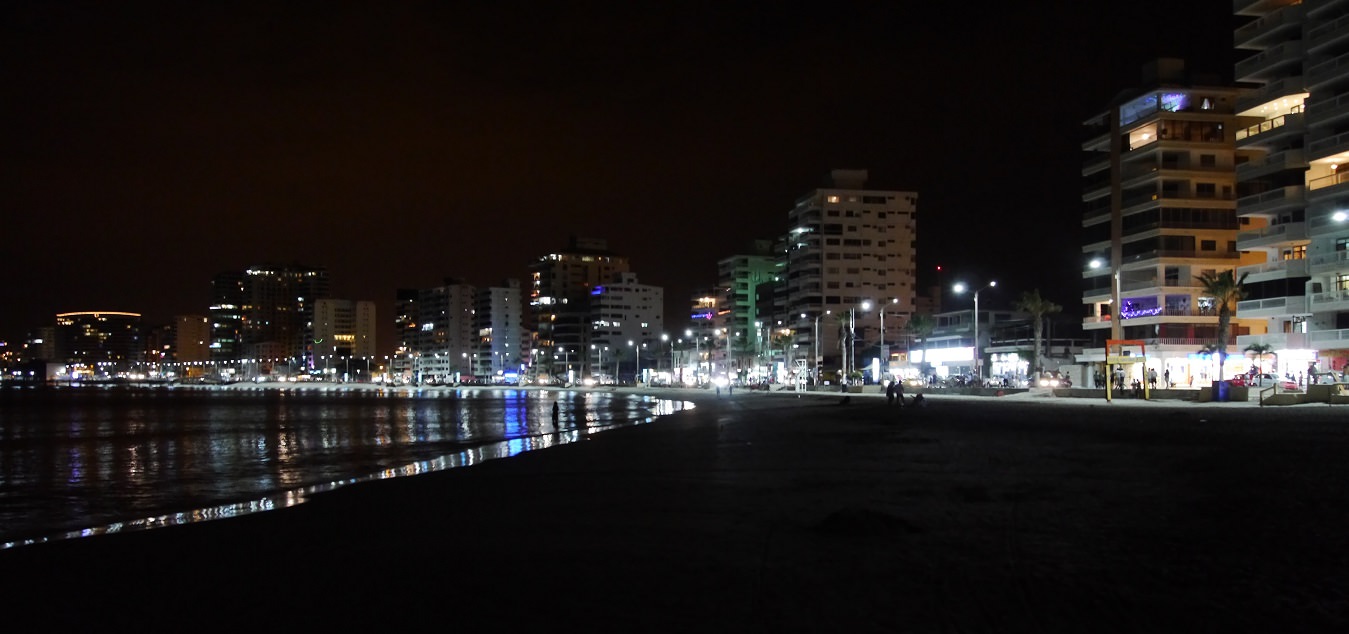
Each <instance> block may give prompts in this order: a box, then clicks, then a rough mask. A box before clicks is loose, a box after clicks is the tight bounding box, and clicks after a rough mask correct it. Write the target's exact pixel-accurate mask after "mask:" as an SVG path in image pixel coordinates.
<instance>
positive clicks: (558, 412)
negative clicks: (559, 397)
mask: <svg viewBox="0 0 1349 634" xmlns="http://www.w3.org/2000/svg"><path fill="white" fill-rule="evenodd" d="M561 416H562V410H561V408H559V407H558V406H557V401H553V427H557V421H558V419H559V418H560V417H561Z"/></svg>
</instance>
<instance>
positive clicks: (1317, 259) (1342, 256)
mask: <svg viewBox="0 0 1349 634" xmlns="http://www.w3.org/2000/svg"><path fill="white" fill-rule="evenodd" d="M1343 262H1349V251H1336V252H1334V253H1323V254H1321V255H1313V256H1312V257H1311V263H1312V266H1326V265H1338V264H1340V263H1343Z"/></svg>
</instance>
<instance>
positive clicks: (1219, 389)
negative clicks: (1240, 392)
mask: <svg viewBox="0 0 1349 634" xmlns="http://www.w3.org/2000/svg"><path fill="white" fill-rule="evenodd" d="M1231 388H1232V382H1231V381H1214V382H1213V400H1214V401H1215V402H1218V403H1226V402H1228V401H1230V400H1232V397H1231Z"/></svg>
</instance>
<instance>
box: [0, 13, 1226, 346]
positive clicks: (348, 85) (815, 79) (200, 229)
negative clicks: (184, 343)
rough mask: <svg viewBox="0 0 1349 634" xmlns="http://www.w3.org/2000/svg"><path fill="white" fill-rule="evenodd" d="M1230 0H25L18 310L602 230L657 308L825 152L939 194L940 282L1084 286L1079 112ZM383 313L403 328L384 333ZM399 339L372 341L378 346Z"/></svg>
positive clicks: (12, 209) (805, 180) (8, 129)
mask: <svg viewBox="0 0 1349 634" xmlns="http://www.w3.org/2000/svg"><path fill="white" fill-rule="evenodd" d="M1230 11H1231V2H1230V1H1228V0H1185V1H1183V2H1179V1H1174V0H1171V1H1160V0H1158V1H1132V2H1109V3H1106V2H1080V1H1061V2H1041V3H994V6H993V7H992V8H986V9H979V10H978V11H976V10H975V9H974V5H973V4H972V3H907V2H856V3H854V2H838V1H830V2H818V3H814V2H795V3H732V2H709V3H702V2H670V3H640V2H639V3H631V2H629V3H602V2H565V3H544V2H538V3H528V2H490V3H468V2H463V3H460V2H329V1H323V2H303V1H294V0H290V1H286V2H265V3H264V2H181V1H174V2H137V1H134V0H130V1H126V2H102V1H100V2H60V1H52V0H40V1H36V2H13V1H11V2H8V3H5V4H4V6H3V8H0V29H3V30H2V31H0V47H2V50H3V51H4V61H3V63H2V64H0V80H3V86H4V94H5V97H4V98H3V99H0V115H3V119H2V120H3V136H0V152H3V167H4V169H3V170H0V193H2V194H3V197H0V205H3V211H0V249H3V251H2V252H0V255H3V261H4V263H5V265H6V267H5V270H6V272H7V275H6V278H7V279H6V281H5V283H4V284H3V286H0V288H2V289H3V290H0V339H4V338H9V339H11V340H18V339H21V338H22V337H23V336H24V335H25V333H26V332H27V331H28V330H29V329H31V328H34V327H36V326H40V325H45V324H50V323H51V322H52V321H53V315H54V314H55V313H57V312H63V311H74V310H95V309H98V310H123V311H134V312H141V313H143V314H144V315H145V318H146V320H147V322H150V323H155V322H160V321H167V320H168V319H169V318H170V317H171V316H172V315H175V314H184V313H202V312H204V311H205V309H206V306H207V305H208V303H209V299H210V298H209V281H210V278H211V276H212V274H214V273H217V272H220V271H225V270H232V269H241V268H243V267H245V266H248V265H251V264H255V263H262V262H294V261H298V262H301V263H305V264H311V265H318V266H326V267H328V269H329V271H330V273H331V276H332V279H333V283H334V291H335V294H336V296H338V297H346V298H352V299H371V300H376V301H378V302H379V305H380V310H381V311H382V312H383V314H382V315H381V317H380V319H381V320H382V321H384V320H387V318H388V314H389V313H388V310H387V309H388V307H389V306H390V305H391V304H392V298H393V294H394V290H395V289H396V288H399V287H422V286H431V285H435V284H437V283H439V282H440V280H441V279H442V278H445V277H461V278H464V279H466V280H468V281H469V282H472V283H476V284H483V285H486V284H494V283H496V282H499V281H500V280H502V279H504V278H506V277H521V278H522V282H523V283H527V281H526V280H525V279H524V275H525V268H526V266H527V265H528V263H529V262H530V261H531V260H533V259H534V258H536V257H537V256H539V255H542V254H544V253H547V252H549V251H551V250H556V249H558V248H560V247H562V246H563V245H564V244H565V243H566V240H567V236H569V235H573V234H575V235H582V236H593V237H601V238H605V239H607V240H608V241H609V244H610V246H611V248H612V249H614V250H615V251H618V252H620V253H623V254H626V255H628V256H629V257H630V259H631V263H632V268H633V270H635V271H636V272H637V273H638V275H639V277H640V279H641V280H642V281H643V282H646V283H650V284H656V285H661V286H664V287H665V288H666V293H667V296H669V298H670V301H668V302H667V305H669V307H670V310H672V311H674V310H676V309H677V310H678V312H677V313H672V314H669V315H667V320H669V321H671V322H673V323H675V324H676V325H677V324H678V323H682V318H683V314H684V313H686V312H687V304H688V302H687V297H688V296H689V293H690V292H691V291H692V290H693V289H695V288H697V287H701V286H705V285H708V284H710V283H712V282H713V281H714V280H715V272H716V266H715V263H716V260H717V259H718V258H720V257H723V256H726V255H729V254H731V253H734V252H738V251H742V250H744V249H745V248H746V247H747V246H748V244H749V242H750V241H751V240H752V239H754V238H758V237H767V236H771V235H776V234H778V233H780V232H782V231H784V230H785V229H786V226H785V223H786V216H787V212H788V210H790V209H791V207H792V205H793V204H794V202H795V200H796V198H797V197H798V196H800V195H802V194H804V193H806V192H807V191H809V190H811V189H813V188H815V187H817V186H820V185H822V184H823V182H822V179H823V177H824V176H825V175H826V174H827V173H828V172H829V170H830V169H833V168H864V169H869V170H870V171H871V177H872V178H871V181H872V186H874V187H876V188H879V189H899V190H905V191H916V192H918V195H919V214H920V215H919V264H920V268H921V270H922V277H921V278H920V283H922V284H924V285H926V284H931V283H933V282H934V281H935V279H934V278H933V277H932V275H931V271H933V270H934V269H935V267H936V265H938V264H940V265H942V266H943V267H944V269H945V270H947V271H950V273H947V274H946V277H945V278H944V279H943V280H942V281H943V282H950V281H952V280H954V279H955V278H956V277H961V276H964V277H968V278H970V279H981V278H989V277H997V278H998V279H999V280H1000V282H1001V284H1002V286H1003V287H1004V288H1006V289H1007V294H1008V296H1009V297H1012V296H1015V294H1017V293H1019V292H1020V291H1022V290H1029V289H1031V288H1040V289H1041V290H1042V292H1043V293H1044V294H1045V295H1046V296H1048V297H1050V298H1051V299H1054V300H1055V301H1058V302H1059V303H1061V304H1063V305H1064V307H1065V309H1066V311H1070V312H1074V313H1076V312H1078V311H1080V301H1078V300H1080V290H1079V289H1078V287H1077V283H1078V280H1079V279H1080V276H1079V273H1080V259H1081V255H1080V243H1079V240H1078V234H1079V228H1080V222H1079V220H1080V206H1079V201H1080V189H1081V180H1080V179H1081V175H1080V174H1081V157H1080V154H1079V151H1080V145H1081V142H1082V140H1083V130H1082V126H1081V123H1082V121H1084V120H1085V119H1086V118H1088V117H1089V116H1091V115H1093V114H1095V113H1096V112H1098V111H1100V110H1103V109H1104V108H1105V105H1106V104H1107V103H1108V102H1109V100H1110V99H1112V98H1113V97H1114V96H1115V94H1116V93H1118V92H1119V91H1120V90H1122V89H1125V88H1129V87H1132V86H1134V85H1135V84H1136V83H1137V81H1138V78H1139V72H1140V68H1141V67H1142V65H1143V64H1144V63H1145V62H1147V61H1148V60H1150V59H1153V58H1155V57H1158V56H1173V57H1183V58H1186V59H1188V60H1189V65H1190V67H1191V68H1193V69H1196V70H1207V71H1212V72H1214V73H1217V74H1219V75H1220V76H1222V77H1223V78H1230V75H1231V65H1232V63H1233V59H1234V58H1235V55H1234V52H1233V51H1232V50H1231V34H1232V28H1233V24H1234V21H1233V18H1232V16H1231V14H1230ZM382 334H383V333H382ZM387 343H388V342H387V341H384V342H382V343H381V346H380V347H381V348H385V347H386V344H387Z"/></svg>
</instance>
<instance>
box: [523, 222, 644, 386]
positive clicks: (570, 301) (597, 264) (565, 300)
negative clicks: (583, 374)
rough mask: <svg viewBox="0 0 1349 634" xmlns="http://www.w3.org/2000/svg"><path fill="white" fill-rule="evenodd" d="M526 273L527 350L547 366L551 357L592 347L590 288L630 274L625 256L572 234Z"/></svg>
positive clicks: (563, 356) (570, 355)
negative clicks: (533, 351) (528, 281)
mask: <svg viewBox="0 0 1349 634" xmlns="http://www.w3.org/2000/svg"><path fill="white" fill-rule="evenodd" d="M529 269H530V275H531V277H532V280H531V283H532V288H531V289H530V295H529V308H530V324H529V327H530V330H531V332H532V335H531V336H532V341H531V344H532V345H531V348H532V349H537V350H538V351H539V352H538V357H539V358H540V359H543V360H545V361H546V362H547V363H549V364H551V361H552V359H553V357H554V356H556V357H558V359H559V363H563V361H561V360H562V359H566V360H567V361H566V362H571V361H574V360H576V359H578V358H580V357H578V356H577V355H578V354H580V353H583V351H585V350H587V349H588V347H589V345H590V341H589V331H590V299H591V295H590V293H591V290H592V289H593V288H594V287H596V286H600V285H603V284H607V283H608V282H610V281H611V280H613V279H614V276H615V275H617V274H619V273H626V272H628V258H627V257H625V256H622V255H618V254H616V253H614V252H612V251H610V250H609V246H608V243H607V242H605V241H604V240H599V239H593V238H577V237H575V236H573V237H572V238H571V239H570V242H569V243H568V245H567V247H566V248H565V249H563V250H560V251H556V252H553V253H549V254H547V255H545V256H543V257H540V258H539V259H538V260H536V261H535V262H533V263H532V264H531V265H530V267H529ZM545 371H546V370H545Z"/></svg>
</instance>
